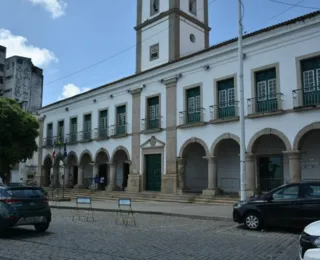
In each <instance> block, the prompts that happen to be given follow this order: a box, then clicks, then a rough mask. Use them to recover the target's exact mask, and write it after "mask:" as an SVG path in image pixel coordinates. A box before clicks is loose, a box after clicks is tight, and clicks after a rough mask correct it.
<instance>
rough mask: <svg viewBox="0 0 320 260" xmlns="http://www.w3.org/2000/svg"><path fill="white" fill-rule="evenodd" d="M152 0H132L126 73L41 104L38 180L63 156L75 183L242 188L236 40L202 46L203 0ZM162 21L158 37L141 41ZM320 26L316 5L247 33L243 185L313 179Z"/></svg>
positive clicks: (217, 190) (318, 127)
mask: <svg viewBox="0 0 320 260" xmlns="http://www.w3.org/2000/svg"><path fill="white" fill-rule="evenodd" d="M159 2H160V1H155V0H143V1H138V19H137V26H136V28H135V29H136V30H137V42H138V44H137V61H136V64H137V73H136V74H135V75H133V76H130V77H127V78H124V79H121V80H118V81H116V82H112V83H110V84H107V85H104V86H101V87H99V88H96V89H94V90H91V91H89V92H86V93H83V94H80V95H77V96H74V97H71V98H69V99H66V100H62V101H59V102H56V103H54V104H51V105H48V106H46V107H43V108H41V109H40V110H39V114H40V116H41V118H42V119H41V121H40V123H41V124H40V125H41V127H40V128H41V129H40V139H39V142H40V147H41V148H42V149H40V150H39V151H40V152H39V158H41V161H42V166H41V165H40V164H39V168H38V176H37V177H38V181H39V182H40V183H41V184H42V185H44V186H46V185H49V184H50V176H52V175H53V176H55V175H57V174H58V172H59V165H60V161H61V160H62V159H63V160H64V163H65V166H64V167H65V179H64V183H65V185H68V186H73V187H81V188H86V187H90V185H91V184H92V180H93V177H94V176H96V175H98V176H99V177H101V176H104V177H105V186H106V188H107V190H108V191H113V190H125V191H129V192H141V191H156V192H157V191H158V192H163V193H174V194H177V193H179V194H180V193H184V192H192V193H203V194H204V195H215V194H221V193H237V192H238V191H239V190H240V156H239V153H240V146H239V141H240V140H239V139H240V123H239V113H238V107H239V96H240V95H239V89H238V87H237V70H238V56H237V39H232V40H230V41H227V42H224V43H221V44H218V45H215V46H212V47H209V48H208V46H207V45H208V33H209V30H210V28H209V27H208V8H207V7H208V6H207V5H208V3H207V1H205V0H204V1H190V3H189V6H184V5H183V3H184V2H187V1H169V0H168V1H161V3H160V5H159ZM166 2H168V3H167V4H166ZM180 3H181V5H180ZM195 6H196V7H195ZM169 17H172V18H169ZM166 19H167V20H168V21H166V23H171V22H172V21H174V26H173V25H172V26H168V25H163V28H165V27H166V28H167V31H168V32H167V34H166V36H165V35H163V36H161V38H159V39H158V42H156V41H155V39H156V37H154V38H152V41H150V42H149V43H148V45H147V42H148V41H147V40H144V41H143V40H142V41H141V39H144V37H146V36H145V35H149V34H156V33H157V32H158V33H159V34H161V32H160V30H161V29H160V28H159V29H157V28H158V27H159V26H158V25H157V24H158V23H159V24H162V23H163V22H162V21H163V20H166ZM182 21H183V22H184V23H187V24H191V23H192V24H193V25H194V26H192V29H191V28H190V30H189V29H188V28H186V27H184V26H183V25H182ZM151 25H154V26H153V27H151V28H152V29H150V30H155V33H150V31H148V28H149V27H150V26H151ZM197 26H198V27H197ZM161 28H162V25H161ZM195 28H197V29H196V31H194V29H195ZM319 28H320V12H315V13H312V14H308V15H305V16H303V17H298V18H296V19H294V20H290V21H287V22H285V23H282V24H279V25H276V26H273V27H270V28H266V29H263V30H260V31H257V32H254V33H251V34H250V35H246V36H245V38H244V53H245V59H244V86H245V99H246V100H247V102H246V103H247V105H246V109H245V117H246V119H245V127H246V134H245V136H246V150H247V159H246V176H247V178H246V180H247V193H248V195H252V194H253V193H255V192H264V191H267V190H270V189H272V188H274V187H277V186H279V185H281V184H283V183H284V182H285V181H300V180H301V179H319V178H320V175H319V165H318V162H319V160H320V153H319V151H320V138H319V136H320V120H319V110H318V108H319V106H320V44H319V42H320V31H319ZM157 30H158V31H157ZM173 31H174V32H173ZM192 35H193V36H192ZM165 40H168V41H167V42H165ZM192 44H195V46H193V45H192ZM189 45H190V47H188V46H189ZM155 46H157V47H155ZM187 49H188V50H189V51H193V52H194V53H192V54H190V53H188V54H187V55H185V52H188V50H187ZM161 57H163V58H161ZM54 144H55V151H56V152H57V155H56V157H55V159H53V158H52V151H53V145H54ZM64 144H65V145H64ZM65 151H66V153H64V152H65ZM64 155H65V156H64ZM61 181H62V180H61V179H60V183H61Z"/></svg>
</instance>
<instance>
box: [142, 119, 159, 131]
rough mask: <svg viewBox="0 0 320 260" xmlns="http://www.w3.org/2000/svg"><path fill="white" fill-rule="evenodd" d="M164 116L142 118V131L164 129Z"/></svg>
mask: <svg viewBox="0 0 320 260" xmlns="http://www.w3.org/2000/svg"><path fill="white" fill-rule="evenodd" d="M161 123H162V117H161V116H158V117H152V118H144V119H141V130H142V132H156V131H160V130H161V129H162V124H161Z"/></svg>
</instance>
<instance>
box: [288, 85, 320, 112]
mask: <svg viewBox="0 0 320 260" xmlns="http://www.w3.org/2000/svg"><path fill="white" fill-rule="evenodd" d="M306 90H307V91H306ZM292 95H293V107H294V108H298V107H313V106H319V105H320V86H318V87H313V88H309V89H296V90H293V91H292Z"/></svg>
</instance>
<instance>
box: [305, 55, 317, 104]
mask: <svg viewBox="0 0 320 260" xmlns="http://www.w3.org/2000/svg"><path fill="white" fill-rule="evenodd" d="M301 70H302V71H301V72H302V96H303V105H304V106H312V105H319V104H320V56H318V57H314V58H311V59H307V60H303V61H301Z"/></svg>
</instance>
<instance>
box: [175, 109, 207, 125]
mask: <svg viewBox="0 0 320 260" xmlns="http://www.w3.org/2000/svg"><path fill="white" fill-rule="evenodd" d="M204 111H205V109H204V108H200V109H197V110H194V111H192V112H190V111H182V112H180V113H179V119H180V125H186V124H196V123H202V122H204Z"/></svg>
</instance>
